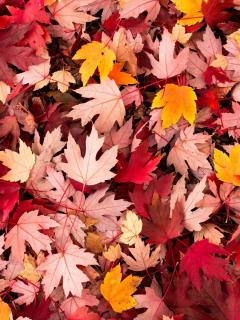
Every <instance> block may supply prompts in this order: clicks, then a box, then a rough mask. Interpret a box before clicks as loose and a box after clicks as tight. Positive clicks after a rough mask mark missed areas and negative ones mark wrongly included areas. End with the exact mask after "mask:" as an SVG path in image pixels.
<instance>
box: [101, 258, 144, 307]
mask: <svg viewBox="0 0 240 320" xmlns="http://www.w3.org/2000/svg"><path fill="white" fill-rule="evenodd" d="M121 279H122V274H121V267H120V264H118V265H117V266H116V267H115V268H113V269H112V270H111V271H110V272H108V273H107V274H106V277H105V278H104V283H103V284H102V285H101V288H100V290H101V293H102V295H103V297H104V298H105V299H106V300H107V301H108V302H109V303H110V305H111V306H112V308H113V310H114V311H115V312H119V313H121V312H122V311H125V310H128V309H131V308H133V307H134V306H136V305H137V302H136V300H135V299H134V298H133V297H132V296H131V295H132V294H133V293H134V292H135V291H136V290H137V286H139V285H140V283H141V281H142V278H139V277H136V276H135V277H133V276H132V275H130V276H128V277H127V278H125V279H124V280H123V281H122V282H121Z"/></svg>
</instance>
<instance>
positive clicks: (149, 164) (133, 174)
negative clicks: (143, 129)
mask: <svg viewBox="0 0 240 320" xmlns="http://www.w3.org/2000/svg"><path fill="white" fill-rule="evenodd" d="M147 150H148V143H147V140H145V141H144V142H143V143H141V145H140V146H139V147H137V148H136V151H135V152H133V153H132V154H131V157H130V160H129V162H127V161H126V159H125V157H124V155H123V153H122V154H120V155H119V163H118V164H117V166H116V167H117V175H116V177H115V178H114V180H115V181H117V182H127V181H132V182H134V183H144V182H147V181H151V180H152V177H151V176H150V173H151V172H152V171H153V170H155V169H156V167H157V165H158V163H159V162H160V160H161V158H158V157H154V159H153V160H150V158H151V153H149V152H147Z"/></svg>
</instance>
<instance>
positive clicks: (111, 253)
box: [103, 244, 121, 262]
mask: <svg viewBox="0 0 240 320" xmlns="http://www.w3.org/2000/svg"><path fill="white" fill-rule="evenodd" d="M103 255H104V257H105V258H106V259H108V260H109V261H112V262H113V261H115V260H117V259H119V258H120V257H121V247H120V244H117V245H116V247H114V246H110V247H109V248H108V251H107V252H103Z"/></svg>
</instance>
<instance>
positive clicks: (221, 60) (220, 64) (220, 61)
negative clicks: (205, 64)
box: [210, 53, 228, 70]
mask: <svg viewBox="0 0 240 320" xmlns="http://www.w3.org/2000/svg"><path fill="white" fill-rule="evenodd" d="M215 57H216V60H214V61H213V62H212V63H211V64H210V66H212V67H215V68H222V69H223V70H224V69H226V68H227V65H228V62H227V58H226V57H225V56H223V55H221V54H217V53H215Z"/></svg>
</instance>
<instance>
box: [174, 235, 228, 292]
mask: <svg viewBox="0 0 240 320" xmlns="http://www.w3.org/2000/svg"><path fill="white" fill-rule="evenodd" d="M213 253H217V254H220V255H228V253H227V251H225V250H223V249H222V248H220V247H219V246H217V245H215V244H212V243H209V242H208V239H205V240H201V241H198V242H196V243H194V244H193V245H192V246H191V247H190V248H189V249H188V252H187V253H186V254H185V256H184V257H183V259H182V261H181V263H180V272H183V271H185V270H186V272H187V275H188V279H189V280H190V281H191V282H192V284H193V286H194V287H195V288H196V289H197V290H198V291H200V286H201V278H200V274H199V271H200V269H202V271H203V273H204V274H205V275H206V276H207V278H208V279H212V278H213V277H216V278H218V279H219V280H220V281H222V280H230V277H229V275H228V274H227V271H226V270H225V269H224V268H223V267H224V266H226V265H227V264H228V261H226V260H223V259H220V258H217V257H214V256H212V254H213ZM209 265H211V266H214V267H212V268H209Z"/></svg>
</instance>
